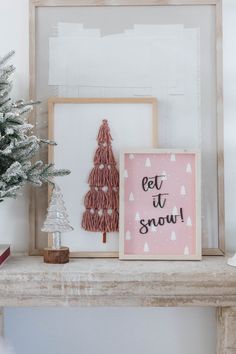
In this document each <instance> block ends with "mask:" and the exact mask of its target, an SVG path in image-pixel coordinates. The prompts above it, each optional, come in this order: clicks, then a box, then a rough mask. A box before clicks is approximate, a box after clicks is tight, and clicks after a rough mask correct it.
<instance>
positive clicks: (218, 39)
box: [29, 0, 225, 255]
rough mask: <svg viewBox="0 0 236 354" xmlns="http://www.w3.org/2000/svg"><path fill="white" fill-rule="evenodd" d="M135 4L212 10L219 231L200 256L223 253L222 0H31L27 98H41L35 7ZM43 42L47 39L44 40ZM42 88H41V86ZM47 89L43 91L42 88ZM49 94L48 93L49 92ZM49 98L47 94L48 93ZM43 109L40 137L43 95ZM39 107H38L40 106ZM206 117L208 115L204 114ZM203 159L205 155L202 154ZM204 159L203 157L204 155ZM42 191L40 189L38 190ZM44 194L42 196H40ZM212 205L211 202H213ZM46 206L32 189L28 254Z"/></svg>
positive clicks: (34, 118) (37, 120) (35, 250)
mask: <svg viewBox="0 0 236 354" xmlns="http://www.w3.org/2000/svg"><path fill="white" fill-rule="evenodd" d="M126 6H127V7H132V6H133V7H134V10H135V8H137V7H139V6H142V7H146V8H150V7H158V6H165V7H168V6H170V7H174V8H176V10H178V8H181V7H186V6H187V7H193V8H194V7H196V10H198V9H200V8H206V9H207V7H209V6H210V7H212V9H213V13H214V21H213V22H214V26H215V27H214V28H215V34H214V36H215V43H214V44H215V45H214V47H215V93H216V104H215V107H214V110H215V111H216V114H215V124H216V131H215V132H214V133H213V134H214V138H215V141H216V160H217V161H216V166H217V169H216V174H217V177H216V193H215V194H217V201H216V203H215V204H217V220H218V222H217V228H216V227H214V229H217V231H218V232H214V231H212V234H216V233H217V236H216V237H215V240H216V241H217V242H215V244H214V245H213V246H212V245H210V246H209V247H208V246H207V247H204V248H203V255H224V254H225V211H224V141H223V135H224V133H223V94H222V91H223V89H222V87H223V75H222V1H221V0H115V1H112V0H101V1H98V0H30V2H29V12H30V24H29V26H30V38H29V44H30V50H29V55H30V98H31V99H41V97H40V95H39V90H38V87H37V80H38V79H39V77H40V76H41V74H40V73H38V71H37V65H38V63H39V62H40V61H39V59H38V58H37V41H36V38H37V36H38V27H37V26H38V23H39V22H38V20H39V19H38V10H40V11H41V10H46V9H48V10H49V11H53V9H56V8H58V9H59V8H62V9H67V8H71V7H74V8H78V9H80V8H85V7H86V8H87V9H90V8H93V7H97V8H98V9H101V8H102V7H105V8H109V7H111V8H117V9H119V8H121V7H126ZM44 43H46V45H47V44H48V43H47V41H45V40H44ZM40 52H41V53H44V50H42V48H40ZM42 91H45V90H43V88H42ZM45 92H46V91H45ZM50 96H51V95H50ZM47 97H49V95H48V96H47ZM42 101H43V102H44V103H43V105H42V106H43V108H41V112H39V113H36V114H35V113H33V114H32V115H31V123H32V124H33V125H34V126H35V131H36V133H38V134H39V135H40V136H42V137H46V132H47V106H46V98H44V97H43V98H42ZM39 110H40V109H39ZM206 118H207V116H206ZM39 158H40V159H42V160H45V161H46V158H47V151H46V149H45V150H44V151H43V152H41V153H40V156H39ZM203 158H204V156H203ZM205 158H206V157H205ZM41 190H42V189H41ZM42 195H43V197H42ZM213 204H214V203H213ZM45 208H46V187H44V189H43V192H42V191H38V190H34V189H32V190H31V196H30V213H29V218H30V242H29V254H30V255H38V254H41V251H40V250H41V249H42V248H43V247H44V246H45V244H44V243H43V242H42V241H41V237H40V231H39V230H40V227H39V225H41V222H42V218H43V213H44V210H45Z"/></svg>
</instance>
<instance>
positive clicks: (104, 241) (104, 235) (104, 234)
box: [102, 232, 107, 243]
mask: <svg viewBox="0 0 236 354" xmlns="http://www.w3.org/2000/svg"><path fill="white" fill-rule="evenodd" d="M102 242H103V243H106V242H107V233H106V232H103V234H102Z"/></svg>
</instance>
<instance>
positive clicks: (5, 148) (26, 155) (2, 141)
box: [0, 51, 70, 201]
mask: <svg viewBox="0 0 236 354" xmlns="http://www.w3.org/2000/svg"><path fill="white" fill-rule="evenodd" d="M13 55H14V51H11V52H10V53H8V54H7V55H5V56H4V57H3V58H0V201H3V200H4V199H5V198H10V197H11V198H15V197H16V196H17V193H18V192H19V190H20V189H21V188H22V187H23V186H24V185H25V184H26V183H30V184H32V185H34V186H41V185H42V184H43V183H52V184H53V177H57V176H65V175H68V174H69V173H70V171H69V170H67V169H59V170H57V169H55V168H54V165H53V164H44V163H43V162H42V161H36V162H34V163H32V162H31V159H32V157H34V156H35V154H36V153H37V152H38V151H39V150H40V148H41V146H42V144H46V145H56V143H55V142H54V141H50V140H47V139H40V138H38V137H37V136H35V135H33V134H32V133H31V132H32V129H33V125H31V124H29V123H28V121H27V120H26V118H25V116H26V115H27V113H29V112H30V111H32V109H33V106H35V105H37V104H39V103H40V102H39V101H28V102H24V101H23V100H18V101H16V102H12V100H11V98H10V97H9V94H10V92H11V90H12V79H11V78H12V73H13V72H14V71H15V68H14V66H13V65H7V62H8V60H9V59H11V58H12V56H13Z"/></svg>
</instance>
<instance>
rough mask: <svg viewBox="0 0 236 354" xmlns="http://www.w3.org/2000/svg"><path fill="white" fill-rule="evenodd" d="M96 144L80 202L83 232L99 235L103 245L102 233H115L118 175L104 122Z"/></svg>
mask: <svg viewBox="0 0 236 354" xmlns="http://www.w3.org/2000/svg"><path fill="white" fill-rule="evenodd" d="M97 141H98V148H97V150H96V152H95V156H94V159H93V161H94V167H93V169H92V171H91V172H90V175H89V178H88V183H89V185H90V190H89V191H88V192H87V194H86V195H85V198H84V205H85V208H86V211H85V212H84V214H83V219H82V227H83V228H84V229H85V230H87V231H93V232H102V234H103V242H104V243H105V242H106V233H107V232H113V231H118V224H119V213H118V207H119V172H118V170H117V168H116V161H115V158H114V154H113V151H112V146H111V141H112V137H111V134H110V128H109V126H108V122H107V120H105V119H104V120H103V121H102V125H101V127H100V129H99V132H98V137H97Z"/></svg>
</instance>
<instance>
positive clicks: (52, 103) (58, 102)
mask: <svg viewBox="0 0 236 354" xmlns="http://www.w3.org/2000/svg"><path fill="white" fill-rule="evenodd" d="M99 106H101V107H102V108H101V109H102V112H104V107H106V106H107V107H108V108H107V112H109V110H110V112H111V113H110V121H111V123H112V122H113V124H114V121H117V119H120V120H121V121H122V120H123V121H126V122H127V119H129V117H130V120H131V121H132V122H139V123H140V122H141V121H144V120H145V121H147V126H148V128H147V130H146V131H145V128H144V127H141V131H142V130H143V131H144V133H143V141H145V143H144V145H145V146H147V145H148V146H153V147H157V140H158V139H157V131H158V129H157V100H156V98H152V97H149V98H59V97H53V98H50V99H49V100H48V112H49V116H48V136H49V139H50V140H54V139H55V140H56V141H58V140H59V145H58V148H60V146H61V148H62V150H63V151H64V152H65V159H64V160H63V162H60V161H59V160H61V158H59V160H58V159H56V161H55V158H56V156H55V151H57V149H58V148H57V147H54V146H50V147H49V150H48V161H49V162H52V163H54V162H56V165H57V167H62V165H66V164H67V163H68V164H69V163H70V161H69V159H68V156H69V155H76V156H77V157H76V164H78V166H79V164H80V163H81V159H80V157H79V156H80V155H79V154H78V151H79V150H81V149H80V148H79V147H78V146H77V145H76V142H75V143H74V148H73V149H72V151H71V144H70V146H69V151H71V152H69V153H68V154H67V155H66V151H65V150H66V149H67V146H66V145H67V144H66V140H67V139H69V140H71V139H72V138H71V136H70V135H68V134H66V133H65V129H64V128H63V127H62V128H61V134H60V129H59V130H58V129H56V127H57V124H56V123H57V119H60V122H62V120H63V119H62V116H61V114H60V112H59V110H60V107H61V108H62V110H63V109H64V108H65V109H67V111H66V113H65V112H64V111H63V113H62V114H63V115H64V116H65V119H64V121H66V122H67V121H68V120H72V119H73V117H74V114H73V113H75V110H74V109H73V108H75V107H77V108H78V109H77V116H76V117H75V120H76V121H77V122H78V123H77V124H78V128H79V127H81V128H82V125H83V129H85V128H84V126H85V125H86V121H87V119H89V118H88V117H89V116H90V117H91V111H92V112H95V110H94V109H95V107H96V112H97V113H96V114H97V116H99V117H100V118H101V117H103V116H102V115H101V114H100V113H98V110H99V108H98V107H99ZM112 106H114V109H115V110H116V111H119V108H120V109H121V111H120V112H122V111H123V112H125V111H126V110H128V111H127V112H129V113H127V114H126V116H125V117H123V118H122V117H121V114H120V115H119V117H117V114H115V118H114V117H113V113H112ZM80 107H82V108H81V109H80ZM84 107H85V108H84ZM86 107H87V109H88V112H89V113H88V114H87V113H86ZM90 107H94V109H91V108H90ZM132 107H134V108H133V109H134V111H132V109H130V108H132ZM56 108H57V111H58V112H57V113H56V112H55V111H56ZM70 108H71V109H73V111H71V112H73V113H71V112H70V111H69V109H70ZM142 111H143V113H141V112H142ZM78 112H80V114H78ZM107 112H106V113H107ZM132 112H133V113H132ZM134 112H136V113H134ZM56 114H57V116H56ZM108 114H109V113H107V115H106V118H107V119H108V122H109V116H108ZM112 117H113V118H112ZM100 118H99V119H100ZM116 118H117V119H116ZM146 118H147V119H146ZM148 119H149V121H148ZM97 120H98V119H97V118H95V119H93V118H92V119H91V120H90V121H89V122H88V124H90V125H91V121H94V131H93V133H92V134H91V135H92V137H90V136H86V138H85V139H86V141H85V142H86V144H87V145H88V146H89V145H91V144H92V146H91V151H90V152H91V153H92V152H93V153H94V152H95V150H96V145H97V143H96V134H97V129H98V126H97V125H98V124H97V123H98V121H97ZM100 120H101V119H100ZM100 120H99V121H100ZM81 123H82V124H81ZM73 124H74V123H73ZM99 124H100V123H99ZM132 125H134V124H132ZM138 125H140V124H137V128H136V131H138V130H139V129H140V128H138ZM83 129H81V130H83ZM56 130H57V134H58V135H57V136H55V131H56ZM74 130H75V137H76V139H78V141H80V143H81V144H82V142H81V139H80V137H81V136H84V135H85V133H84V130H83V131H82V132H81V134H82V135H80V133H79V131H78V129H76V127H75V126H74ZM85 130H86V129H85ZM90 130H92V129H91V128H90V129H88V130H87V132H88V131H90ZM122 130H123V125H122V126H121V128H120V131H122ZM126 130H128V131H129V132H130V133H131V131H132V130H131V126H130V125H128V124H127V127H126ZM58 131H59V132H58ZM134 132H135V128H134ZM113 133H115V132H114V131H112V127H111V134H113ZM88 134H89V133H88ZM62 135H63V140H65V141H64V144H60V140H61V138H60V137H62ZM66 135H67V138H66ZM116 135H118V134H116ZM147 135H148V136H147ZM128 137H129V138H128ZM128 137H127V138H128V140H130V143H128V145H129V144H130V145H132V144H136V143H134V142H133V141H132V139H131V138H130V134H128ZM90 138H91V139H92V140H91V141H90ZM133 139H134V140H135V141H139V143H138V144H137V145H139V144H142V142H141V139H140V135H139V134H136V137H134V138H133ZM72 140H73V139H72ZM126 140H127V139H126ZM67 141H68V140H67ZM114 141H115V138H114ZM82 145H83V144H82ZM137 145H136V146H137ZM62 150H60V152H61V151H62ZM83 150H85V158H86V160H88V165H89V169H91V168H92V160H93V155H92V154H90V153H88V152H87V146H86V149H83ZM76 151H77V152H76ZM60 152H58V154H57V155H58V156H61V155H62V154H61V153H60ZM73 152H74V154H73ZM81 154H83V153H82V152H81ZM90 155H91V156H90ZM62 159H63V157H62ZM83 161H84V162H83V171H84V173H83V174H81V172H79V171H77V170H76V168H77V167H75V169H73V167H72V174H74V175H76V176H75V178H76V181H78V185H80V184H82V183H84V182H85V183H86V190H88V189H89V186H88V185H87V178H88V175H89V172H90V171H88V168H87V166H85V165H84V163H85V159H83ZM60 163H62V165H60ZM58 165H59V166H58ZM65 167H66V166H65ZM67 167H68V165H67ZM69 168H70V166H69ZM79 169H80V168H79ZM87 174H88V175H87ZM83 175H84V176H83ZM72 177H73V176H71V178H72ZM69 179H70V176H68V177H65V179H63V181H61V180H57V182H58V183H59V185H61V183H63V185H62V193H63V194H64V198H65V203H66V206H67V211H68V214H69V215H70V220H71V218H72V220H71V222H72V224H73V217H74V224H73V226H75V231H73V232H74V235H73V232H72V233H70V234H68V236H67V235H65V238H64V240H65V245H67V246H70V244H67V243H66V240H67V237H68V240H70V235H71V234H72V241H71V242H72V244H74V243H76V241H75V237H77V236H78V237H84V240H83V241H82V243H84V242H86V241H85V239H86V237H88V236H87V235H88V234H90V235H89V236H90V237H91V239H90V241H89V242H90V243H89V245H88V247H90V246H91V240H92V242H94V244H95V243H96V242H97V244H96V246H95V247H98V245H99V244H98V241H99V242H100V235H99V233H91V232H87V231H85V230H83V229H81V226H80V225H81V220H82V212H83V210H82V209H81V207H80V202H81V204H83V199H84V196H85V193H84V191H83V192H80V191H79V188H76V186H74V187H73V180H72V181H71V180H69ZM76 183H77V182H76ZM63 186H64V191H63ZM72 188H73V189H72ZM77 189H78V190H77ZM75 193H77V194H78V196H77V197H76V204H73V202H72V205H71V207H70V199H71V195H73V194H75ZM50 194H51V189H50V188H49V190H48V198H50ZM68 195H70V196H68ZM82 208H84V206H82ZM74 209H76V215H73V213H74ZM81 210H82V211H81ZM71 215H72V216H71ZM96 234H97V235H96ZM73 236H74V239H73ZM109 237H110V236H109V234H108V238H109ZM115 237H117V250H116V251H114V250H112V251H111V250H106V251H104V250H102V251H94V250H81V249H80V248H78V250H75V249H72V247H73V246H70V257H79V258H85V257H86V258H93V257H95V258H106V257H108V258H112V257H118V245H119V242H118V237H119V235H118V233H117V235H116V236H115ZM78 243H79V242H78ZM51 244H52V238H51V235H50V234H49V236H48V246H49V247H50V246H51ZM100 246H101V248H102V249H104V248H105V247H104V245H103V244H102V243H100ZM74 247H75V246H74ZM82 247H84V244H82ZM108 247H110V246H109V245H108Z"/></svg>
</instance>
